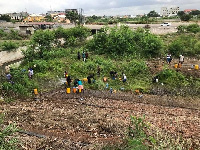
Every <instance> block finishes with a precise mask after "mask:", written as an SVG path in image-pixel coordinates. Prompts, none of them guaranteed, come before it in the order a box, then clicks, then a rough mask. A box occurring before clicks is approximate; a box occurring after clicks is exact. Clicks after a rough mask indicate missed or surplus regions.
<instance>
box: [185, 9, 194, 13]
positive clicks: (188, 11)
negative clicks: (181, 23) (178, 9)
mask: <svg viewBox="0 0 200 150" xmlns="http://www.w3.org/2000/svg"><path fill="white" fill-rule="evenodd" d="M192 11H197V9H185V10H184V13H186V14H189V13H191V12H192Z"/></svg>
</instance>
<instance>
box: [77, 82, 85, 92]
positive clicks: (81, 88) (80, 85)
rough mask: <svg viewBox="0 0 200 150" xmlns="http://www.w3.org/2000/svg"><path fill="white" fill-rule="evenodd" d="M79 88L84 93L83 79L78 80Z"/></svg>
mask: <svg viewBox="0 0 200 150" xmlns="http://www.w3.org/2000/svg"><path fill="white" fill-rule="evenodd" d="M78 89H79V90H80V91H81V92H83V93H84V90H83V83H82V81H81V80H78Z"/></svg>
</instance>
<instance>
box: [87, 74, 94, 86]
mask: <svg viewBox="0 0 200 150" xmlns="http://www.w3.org/2000/svg"><path fill="white" fill-rule="evenodd" d="M91 78H93V80H94V74H90V75H89V76H88V77H87V79H88V83H89V84H91V83H92V81H91Z"/></svg>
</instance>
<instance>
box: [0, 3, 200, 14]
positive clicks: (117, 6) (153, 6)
mask: <svg viewBox="0 0 200 150" xmlns="http://www.w3.org/2000/svg"><path fill="white" fill-rule="evenodd" d="M176 6H178V7H180V10H184V9H198V10H200V0H9V1H6V0H0V14H3V13H10V12H21V11H27V12H28V13H35V14H39V13H46V12H47V11H49V10H55V11H58V10H65V9H74V8H75V9H79V8H82V9H83V11H84V12H83V14H85V15H98V16H103V15H137V14H144V13H146V14H147V13H148V12H150V11H151V10H155V11H156V12H158V13H160V9H161V7H168V8H170V7H176Z"/></svg>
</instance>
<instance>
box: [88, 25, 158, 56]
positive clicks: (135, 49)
mask: <svg viewBox="0 0 200 150" xmlns="http://www.w3.org/2000/svg"><path fill="white" fill-rule="evenodd" d="M86 48H87V49H89V50H90V51H94V52H96V53H98V54H105V53H106V54H110V55H112V56H115V57H120V56H123V57H124V56H129V55H134V56H139V55H142V56H143V57H156V56H158V55H160V54H161V53H162V41H161V40H160V39H159V38H158V37H156V36H155V35H153V34H151V33H149V32H148V31H146V30H144V29H142V28H140V29H137V30H136V31H132V30H131V29H130V28H129V27H127V26H120V28H118V27H114V28H102V29H101V31H100V32H99V33H98V34H96V35H94V38H93V39H92V40H91V41H90V42H88V44H87V45H86Z"/></svg>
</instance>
